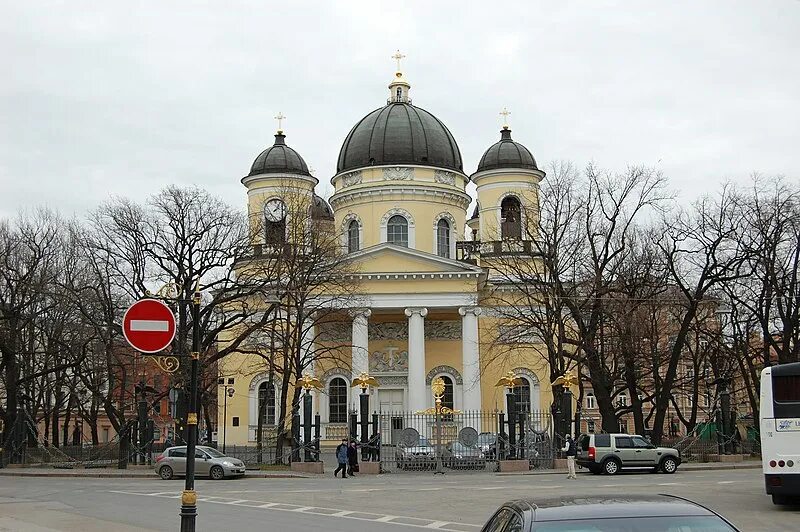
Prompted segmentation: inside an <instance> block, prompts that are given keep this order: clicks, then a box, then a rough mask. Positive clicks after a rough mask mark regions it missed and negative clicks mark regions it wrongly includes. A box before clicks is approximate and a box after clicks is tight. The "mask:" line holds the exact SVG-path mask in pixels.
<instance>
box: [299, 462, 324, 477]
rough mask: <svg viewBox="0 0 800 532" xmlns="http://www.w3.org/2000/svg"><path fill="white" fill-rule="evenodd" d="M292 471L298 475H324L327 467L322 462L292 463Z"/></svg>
mask: <svg viewBox="0 0 800 532" xmlns="http://www.w3.org/2000/svg"><path fill="white" fill-rule="evenodd" d="M291 470H292V471H295V472H297V473H314V474H317V475H322V474H323V473H325V466H324V464H323V463H322V462H292V465H291Z"/></svg>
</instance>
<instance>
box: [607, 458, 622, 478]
mask: <svg viewBox="0 0 800 532" xmlns="http://www.w3.org/2000/svg"><path fill="white" fill-rule="evenodd" d="M619 467H620V464H619V460H617V459H616V458H609V459H608V460H606V461H605V462H603V472H604V473H605V474H606V475H616V474H617V473H619Z"/></svg>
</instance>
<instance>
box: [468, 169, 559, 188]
mask: <svg viewBox="0 0 800 532" xmlns="http://www.w3.org/2000/svg"><path fill="white" fill-rule="evenodd" d="M508 175H526V176H531V177H534V178H536V179H537V181H541V180H542V179H544V176H545V175H546V174H545V173H544V171H542V170H530V169H528V168H495V169H494V170H484V171H482V172H475V173H474V174H472V175H471V176H469V178H470V181H472V182H473V183H475V184H476V185H477V184H478V180H479V179H483V178H487V177H500V176H508Z"/></svg>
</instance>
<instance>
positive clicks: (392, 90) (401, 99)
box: [386, 50, 411, 104]
mask: <svg viewBox="0 0 800 532" xmlns="http://www.w3.org/2000/svg"><path fill="white" fill-rule="evenodd" d="M404 57H405V55H403V54H401V53H400V50H397V52H396V53H395V54H394V55H393V56H392V59H394V60H396V61H397V71H396V72H395V73H394V79H393V80H392V82H391V83H389V100H388V101H387V102H386V103H387V104H390V103H411V99H410V98H409V97H408V91H409V89H411V84H410V83H409V82H408V81H407V80H406V79H405V78H404V77H403V72H402V70H400V60H401V59H403V58H404Z"/></svg>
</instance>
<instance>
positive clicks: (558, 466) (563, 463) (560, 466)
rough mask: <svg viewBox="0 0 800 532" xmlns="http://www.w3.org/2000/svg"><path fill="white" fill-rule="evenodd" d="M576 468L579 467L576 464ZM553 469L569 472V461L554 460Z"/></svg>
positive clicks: (563, 459) (562, 459)
mask: <svg viewBox="0 0 800 532" xmlns="http://www.w3.org/2000/svg"><path fill="white" fill-rule="evenodd" d="M575 467H578V464H575ZM553 469H563V470H564V471H566V470H567V459H566V458H553Z"/></svg>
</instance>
